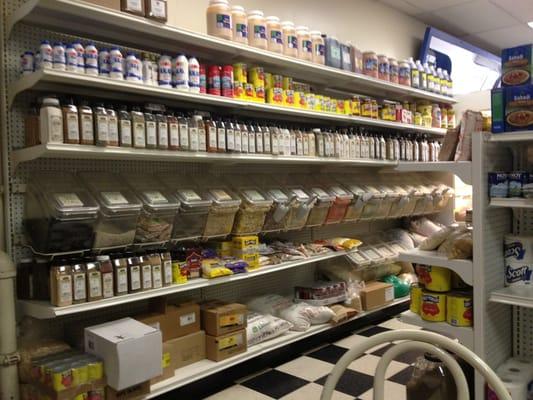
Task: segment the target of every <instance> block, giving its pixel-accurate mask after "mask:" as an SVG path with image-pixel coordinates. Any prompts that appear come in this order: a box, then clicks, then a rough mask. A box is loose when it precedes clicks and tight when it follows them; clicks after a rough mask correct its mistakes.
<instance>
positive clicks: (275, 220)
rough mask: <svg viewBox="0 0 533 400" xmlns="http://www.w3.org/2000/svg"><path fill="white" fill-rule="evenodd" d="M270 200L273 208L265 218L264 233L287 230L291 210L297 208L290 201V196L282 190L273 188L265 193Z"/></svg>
mask: <svg viewBox="0 0 533 400" xmlns="http://www.w3.org/2000/svg"><path fill="white" fill-rule="evenodd" d="M265 195H266V197H267V198H268V199H270V200H272V202H273V203H272V207H271V208H270V210H269V211H268V212H267V214H266V216H265V224H264V225H263V229H262V231H263V232H278V231H282V230H285V229H287V226H288V222H289V217H290V216H291V212H290V211H291V209H292V208H295V207H297V205H296V204H293V202H291V200H290V194H287V193H285V191H283V190H282V189H281V188H277V187H271V188H268V189H267V190H266V191H265Z"/></svg>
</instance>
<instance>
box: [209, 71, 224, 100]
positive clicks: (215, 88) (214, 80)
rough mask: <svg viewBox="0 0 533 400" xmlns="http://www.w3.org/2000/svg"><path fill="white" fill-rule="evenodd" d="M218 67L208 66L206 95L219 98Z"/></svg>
mask: <svg viewBox="0 0 533 400" xmlns="http://www.w3.org/2000/svg"><path fill="white" fill-rule="evenodd" d="M220 86H221V82H220V67H219V66H218V65H210V66H209V68H208V70H207V93H209V94H212V95H215V96H220V93H221V92H220Z"/></svg>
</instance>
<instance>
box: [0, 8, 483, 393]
mask: <svg viewBox="0 0 533 400" xmlns="http://www.w3.org/2000/svg"><path fill="white" fill-rule="evenodd" d="M0 10H1V17H2V18H1V20H2V22H3V24H2V26H0V39H1V43H0V50H1V55H2V63H1V66H2V68H0V78H1V84H0V95H1V97H0V101H1V112H2V114H1V115H0V120H1V122H2V162H3V174H4V176H3V178H4V179H3V180H4V186H3V196H4V197H3V201H4V204H3V206H4V210H5V213H4V215H5V218H6V220H5V221H4V226H5V247H4V248H5V250H6V251H7V252H8V253H9V255H10V256H11V257H12V259H13V260H15V261H18V260H20V259H21V258H22V257H23V256H25V255H27V253H26V252H27V249H24V248H21V247H20V246H19V245H18V243H19V241H18V240H17V238H18V237H20V236H21V235H22V233H23V230H22V229H23V227H22V225H23V224H22V221H23V210H24V196H23V193H22V192H23V190H22V189H21V188H23V187H24V185H25V184H26V182H27V179H28V176H29V175H30V173H31V172H33V171H35V170H39V169H65V170H77V169H85V170H89V171H101V170H109V169H112V170H114V171H120V172H138V171H140V170H143V171H145V170H148V171H151V172H155V171H159V170H161V168H166V169H171V170H172V171H180V172H186V173H189V174H190V176H191V177H194V176H199V175H201V174H204V173H206V172H209V171H212V170H213V169H216V170H217V171H218V172H220V174H223V173H225V172H226V171H227V170H228V168H233V167H235V166H236V168H241V169H242V165H247V169H250V171H253V172H259V171H260V172H266V173H270V174H277V173H286V169H287V168H286V166H291V170H298V171H305V172H306V173H311V172H315V171H316V169H311V168H314V167H315V166H332V167H336V166H341V167H350V168H358V167H365V168H367V167H373V168H382V169H384V170H387V172H390V173H403V172H419V173H426V172H428V173H441V174H440V175H438V174H437V175H438V176H439V178H440V177H441V176H444V175H446V176H447V177H448V176H450V175H451V174H455V175H457V176H459V177H460V178H461V179H462V180H464V181H465V182H469V181H470V180H472V172H471V171H472V169H471V167H472V164H471V163H447V162H439V163H405V162H399V163H398V162H388V161H381V160H378V161H374V160H344V159H331V158H326V159H321V158H314V157H281V156H268V155H261V154H255V155H251V154H239V155H236V154H199V153H185V152H170V151H160V150H153V151H151V150H132V149H123V148H99V147H95V146H76V145H61V144H57V145H55V144H54V145H52V144H47V145H39V146H35V147H32V148H26V149H24V148H23V147H24V146H23V142H24V126H23V117H24V112H25V107H26V105H27V103H28V101H29V99H31V98H32V96H35V95H36V92H43V91H47V92H50V91H53V92H55V93H64V94H71V93H76V94H77V95H87V96H93V97H94V96H98V97H104V98H108V99H113V100H128V101H139V102H141V101H142V102H145V101H157V102H162V103H165V104H167V105H175V106H179V107H180V108H183V107H185V108H202V109H206V110H211V111H212V110H215V111H217V110H223V111H227V112H231V113H235V114H239V115H244V116H254V115H260V116H261V117H262V118H271V119H287V120H298V121H300V122H304V123H315V124H326V123H327V124H332V123H334V124H336V125H352V124H360V125H368V126H373V127H378V128H386V129H394V130H400V131H405V132H421V133H428V134H431V135H435V136H442V135H444V134H445V131H444V130H442V129H433V128H429V129H428V128H421V127H417V126H414V125H407V124H399V123H395V122H387V121H380V120H372V119H368V118H361V117H353V116H347V115H340V114H333V113H321V112H315V111H312V110H302V109H295V108H287V107H281V106H274V105H270V104H260V103H254V102H246V101H242V100H236V99H228V98H224V97H218V96H210V95H200V94H192V93H186V92H180V91H176V90H173V89H164V88H159V87H149V86H143V85H139V84H135V83H131V82H126V81H113V80H110V79H103V78H95V77H89V76H86V75H77V74H72V73H67V72H59V71H54V70H46V71H39V72H36V73H34V74H31V75H28V76H25V77H22V78H20V77H19V76H18V63H19V55H20V54H21V53H22V52H23V51H24V50H26V49H29V48H34V47H36V46H37V44H38V42H39V41H40V40H41V39H42V38H44V37H46V38H50V39H52V40H62V41H65V42H66V41H71V40H72V36H69V35H75V36H81V37H83V38H87V39H94V40H101V41H103V42H105V43H106V44H109V43H114V44H119V45H121V46H124V47H128V46H129V47H131V48H133V49H134V50H148V51H153V52H159V53H163V52H168V53H171V54H175V53H177V52H186V53H189V54H190V53H194V54H195V55H196V56H197V57H199V58H200V59H205V60H216V61H217V63H234V62H241V61H242V62H247V63H254V64H259V65H263V66H264V67H265V68H266V69H267V70H269V71H272V72H274V73H280V74H284V75H288V76H298V77H299V78H300V77H301V79H302V80H304V81H308V82H311V83H313V84H314V86H315V87H316V89H317V90H319V91H324V92H328V91H330V90H331V91H339V90H340V91H344V92H349V93H361V94H369V95H372V96H375V97H380V98H392V99H396V100H412V99H415V100H416V99H418V100H429V101H432V102H439V103H448V104H453V103H455V100H454V99H452V98H450V97H445V96H440V95H436V94H433V93H429V92H425V91H421V90H417V89H413V88H410V87H406V86H402V85H397V84H392V83H389V82H384V81H380V80H377V79H373V78H369V77H367V76H364V75H361V74H355V73H351V72H347V71H342V70H338V69H334V68H330V67H326V66H321V65H317V64H313V63H309V62H305V61H300V60H297V59H293V58H288V57H284V56H281V55H278V54H275V53H270V52H267V51H262V50H258V49H255V48H252V47H248V46H242V45H239V44H235V43H232V42H228V41H225V40H221V39H217V38H213V37H210V36H207V35H203V34H199V33H195V32H190V31H187V30H184V29H180V28H175V27H171V26H167V25H164V24H160V23H157V22H153V21H150V20H147V19H144V18H139V17H136V16H132V15H129V14H124V13H117V12H114V11H110V10H108V9H106V8H103V7H99V6H95V5H93V4H90V3H87V2H84V1H81V0H27V1H24V0H5V1H4V2H0ZM95 161H96V162H95ZM209 164H215V165H216V168H213V169H210V168H211V165H209ZM249 164H251V165H249ZM248 165H249V166H248ZM366 171H367V170H365V172H366ZM373 171H374V170H373ZM446 179H447V178H446ZM450 181H451V179H450ZM448 211H451V210H448ZM2 216H3V215H2ZM392 224H393V225H394V224H396V225H397V222H393V223H392ZM390 226H391V222H390V221H372V223H367V222H365V223H362V224H356V225H354V226H353V228H352V227H350V228H349V229H350V230H349V231H348V230H347V228H346V225H345V224H344V225H339V226H338V227H337V226H328V227H327V232H331V231H332V230H335V232H342V233H344V235H346V233H345V232H350V234H351V235H362V234H366V233H369V234H372V233H375V232H376V231H379V230H380V229H381V227H386V228H389V227H390ZM291 235H292V236H291V238H293V239H294V240H302V241H309V240H312V239H314V237H315V236H314V235H315V232H314V231H300V232H295V233H291ZM317 235H318V234H317ZM342 255H343V253H333V254H327V255H323V256H318V257H313V258H309V259H305V260H300V261H295V262H291V263H284V264H280V265H277V266H272V267H266V268H262V269H259V270H257V271H254V272H250V273H247V274H242V275H234V276H231V277H226V278H217V279H213V280H204V279H200V280H195V281H191V282H189V283H187V284H184V285H174V286H170V287H166V288H162V289H156V290H153V291H147V292H143V293H140V294H132V295H127V296H122V297H116V298H112V299H109V300H102V301H99V302H92V303H86V304H78V305H74V306H70V307H63V308H56V307H52V306H50V305H49V304H44V303H42V302H33V301H20V302H18V305H17V308H18V311H19V312H20V313H21V315H22V314H24V315H28V316H32V317H35V318H40V319H49V321H48V323H49V324H50V327H53V326H54V325H56V324H57V325H61V324H62V323H63V321H71V320H72V319H74V318H75V319H76V320H77V321H80V320H81V321H87V320H88V319H89V318H90V317H89V315H91V314H92V315H93V317H94V314H97V315H98V314H100V315H101V312H102V311H105V312H106V314H108V313H111V312H112V310H119V311H121V312H128V311H130V312H131V310H134V304H135V307H136V306H138V305H139V304H140V305H142V304H143V303H146V302H144V300H147V299H149V298H151V297H155V296H169V297H172V298H178V297H179V298H180V299H181V298H182V297H180V296H186V297H192V298H195V299H212V298H220V299H224V300H229V301H235V300H238V299H244V298H247V297H250V296H252V295H256V294H258V293H265V292H268V291H277V292H279V293H290V292H291V291H292V290H293V287H294V286H295V285H296V284H299V283H304V282H305V283H307V282H310V281H312V280H313V279H314V275H315V272H316V269H315V266H316V263H317V262H319V261H323V260H326V259H333V258H335V257H340V256H342ZM426 261H427V262H430V261H431V263H432V264H434V265H436V264H435V263H434V262H433V261H435V257H433V258H426ZM436 262H438V260H437V261H436ZM465 264H467V263H465ZM448 267H449V268H452V269H454V268H455V269H457V270H459V269H460V268H464V271H463V275H464V276H465V277H464V278H463V279H465V281H472V280H474V281H475V277H472V275H473V270H472V266H471V265H470V267H469V266H468V265H463V264H455V263H448ZM468 268H470V269H468ZM280 273H282V274H283V275H282V276H283V278H282V279H281V278H280V276H281V275H280ZM0 277H3V275H2V276H0ZM183 298H184V297H183ZM11 300H12V299H11ZM406 301H407V300H406V299H398V300H397V301H395V302H394V303H392V304H389V305H387V306H385V307H383V308H387V307H390V306H394V305H399V304H403V303H405V302H406ZM0 304H2V306H3V307H6V306H7V305H9V302H8V303H4V302H2V303H0ZM135 310H136V309H135ZM91 311H96V312H95V313H91ZM377 311H379V310H374V311H372V312H367V313H361V314H359V315H358V316H357V317H355V318H354V319H358V318H361V317H364V316H367V315H370V314H373V313H375V312H377ZM85 318H87V319H85ZM10 328H13V329H12V330H14V326H13V327H10ZM332 328H333V327H332V326H330V325H320V326H314V327H312V328H311V329H310V330H308V331H306V332H303V333H293V332H291V333H289V334H287V335H284V336H281V337H279V338H277V339H275V340H272V341H269V342H265V343H263V344H260V345H258V346H253V347H251V348H250V349H249V350H248V351H247V352H246V353H244V354H241V355H238V356H235V357H232V358H230V359H228V360H225V361H223V362H219V363H214V362H211V361H207V360H205V361H202V362H200V363H196V364H193V365H191V366H188V367H186V368H183V369H180V370H179V372H178V373H177V374H176V376H175V377H174V378H172V379H170V380H167V381H165V382H161V383H159V384H157V385H155V386H154V387H153V388H152V392H151V393H150V395H148V396H146V398H153V397H156V396H158V395H161V394H163V393H166V392H168V391H170V390H173V389H175V388H178V387H181V386H183V385H185V384H187V383H190V382H193V381H194V380H197V379H201V378H204V377H207V376H209V375H211V374H213V373H216V372H219V371H221V370H224V369H226V368H228V367H231V366H233V365H237V364H238V363H240V362H243V361H246V360H249V359H251V358H253V357H256V356H258V355H261V354H264V353H267V352H268V351H271V350H273V349H277V348H281V347H283V346H285V345H288V344H291V343H294V342H296V341H298V340H301V339H304V338H307V337H310V336H312V335H315V334H318V333H322V332H326V331H328V330H329V329H332ZM4 332H5V331H4V330H0V334H3V333H4ZM12 336H14V334H13V335H12ZM11 339H13V338H11ZM13 340H14V339H13ZM1 343H2V341H1V340H0V344H1ZM1 371H2V370H0V372H1ZM13 383H14V380H12V381H11V382H10V385H9V387H7V388H6V387H2V390H3V391H4V394H6V396H7V398H13V399H14V400H18V399H17V393H16V388H15V385H13Z"/></svg>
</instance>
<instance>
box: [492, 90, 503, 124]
mask: <svg viewBox="0 0 533 400" xmlns="http://www.w3.org/2000/svg"><path fill="white" fill-rule="evenodd" d="M490 96H491V98H490V104H491V111H492V112H491V115H492V117H491V118H492V133H502V132H505V123H504V118H503V116H504V114H505V109H504V107H503V88H497V89H492V91H491V92H490Z"/></svg>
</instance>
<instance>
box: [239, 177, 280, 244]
mask: <svg viewBox="0 0 533 400" xmlns="http://www.w3.org/2000/svg"><path fill="white" fill-rule="evenodd" d="M236 193H237V195H238V196H239V197H240V198H241V206H240V208H239V211H238V212H237V216H236V217H235V223H234V224H233V231H232V233H233V234H234V235H256V234H258V233H259V232H261V230H262V229H263V226H264V224H265V217H266V215H267V213H268V212H269V211H270V209H271V208H272V204H273V201H272V200H270V199H268V197H267V196H266V195H265V194H264V193H263V192H262V191H261V190H260V189H259V188H258V187H255V186H240V187H237V188H236Z"/></svg>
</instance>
